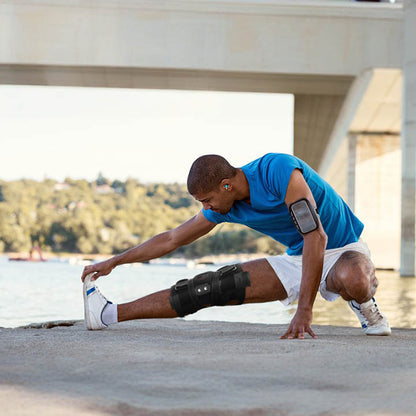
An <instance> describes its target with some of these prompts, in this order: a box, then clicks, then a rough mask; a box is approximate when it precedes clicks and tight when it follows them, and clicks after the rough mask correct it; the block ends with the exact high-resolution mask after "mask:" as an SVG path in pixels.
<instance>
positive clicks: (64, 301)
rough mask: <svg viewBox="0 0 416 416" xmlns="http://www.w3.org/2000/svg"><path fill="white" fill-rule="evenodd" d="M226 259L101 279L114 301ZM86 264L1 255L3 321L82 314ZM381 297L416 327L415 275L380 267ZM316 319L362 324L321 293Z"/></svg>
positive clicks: (234, 312) (228, 312) (269, 318)
mask: <svg viewBox="0 0 416 416" xmlns="http://www.w3.org/2000/svg"><path fill="white" fill-rule="evenodd" d="M220 266H222V264H216V265H211V266H209V267H205V268H198V269H195V268H190V267H187V266H186V264H180V265H171V264H143V265H128V266H121V267H118V268H116V269H115V270H114V271H113V272H112V273H111V275H110V276H107V277H101V278H100V279H99V280H98V283H97V285H98V286H99V288H100V290H101V292H102V293H103V294H104V295H105V296H106V297H107V298H108V299H109V300H112V301H113V302H115V303H122V302H127V301H131V300H133V299H136V298H139V297H142V296H145V295H148V294H150V293H152V292H154V291H157V290H161V289H165V288H167V287H170V286H171V285H172V284H174V283H175V282H176V281H177V280H179V279H183V278H191V277H193V276H195V275H196V274H198V273H201V272H203V271H206V270H216V269H217V268H218V267H220ZM82 270H83V266H82V265H80V264H71V263H69V262H68V261H63V260H59V259H57V260H54V261H48V262H43V263H36V262H14V261H9V260H8V258H7V257H0V293H1V302H0V327H17V326H22V325H27V324H29V323H34V322H45V321H52V320H66V319H83V297H82V284H81V280H80V276H81V273H82ZM377 277H378V279H379V281H380V286H379V288H378V291H377V294H376V299H377V302H378V304H379V306H380V307H381V309H382V311H383V312H384V313H385V314H386V315H387V317H388V319H389V321H390V324H391V326H392V327H412V328H416V279H414V278H400V277H399V276H398V273H396V272H387V271H379V272H378V273H377ZM295 311H296V304H293V305H289V306H286V307H285V306H283V305H282V304H281V303H280V302H270V303H265V304H257V305H253V304H251V305H241V306H230V307H215V308H208V309H204V310H201V311H199V312H197V313H196V314H194V315H191V316H189V317H186V318H184V319H192V320H214V321H231V322H251V323H272V324H287V323H289V322H290V320H291V318H292V316H293V314H294V312H295ZM313 323H314V324H322V325H342V326H359V324H358V320H357V318H356V317H355V315H354V313H353V312H352V311H351V310H350V309H349V307H348V305H347V303H346V302H345V301H343V300H342V299H338V300H337V301H335V302H327V301H324V300H323V299H322V298H321V297H320V295H319V294H318V297H317V301H316V303H315V307H314V321H313Z"/></svg>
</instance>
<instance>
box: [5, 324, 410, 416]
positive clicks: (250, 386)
mask: <svg viewBox="0 0 416 416" xmlns="http://www.w3.org/2000/svg"><path fill="white" fill-rule="evenodd" d="M49 326H51V327H52V328H50V329H47V328H43V327H40V328H27V329H24V328H18V329H5V328H2V329H0V413H1V414H2V415H7V416H13V415H19V416H20V415H23V416H24V415H42V416H44V415H46V416H47V415H54V416H56V415H63V416H67V415H75V414H76V415H81V416H83V415H116V416H117V415H125V416H130V415H140V416H144V415H146V416H167V415H173V416H179V415H184V416H193V415H196V416H211V415H218V416H225V415H232V416H249V415H250V416H257V415H258V416H265V415H277V416H279V415H325V416H328V415H400V416H403V415H416V399H415V391H416V353H415V346H416V330H414V329H393V334H392V336H390V337H368V336H365V335H363V334H362V332H361V329H360V328H349V327H334V326H314V330H315V332H316V333H317V335H318V336H319V339H317V340H313V339H310V338H309V339H305V340H303V341H302V340H280V339H279V336H280V335H282V334H283V333H284V331H285V329H286V325H261V324H248V323H231V322H230V323H229V322H201V321H185V320H181V319H174V320H148V321H134V322H128V323H122V324H119V325H115V326H112V327H111V328H110V329H107V330H105V331H95V332H89V331H86V330H85V329H84V325H83V322H79V321H78V322H74V325H72V326H54V325H49Z"/></svg>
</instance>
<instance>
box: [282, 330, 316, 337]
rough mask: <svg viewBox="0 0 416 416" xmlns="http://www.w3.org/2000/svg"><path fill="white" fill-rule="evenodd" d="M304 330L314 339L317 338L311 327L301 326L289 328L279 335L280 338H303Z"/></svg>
mask: <svg viewBox="0 0 416 416" xmlns="http://www.w3.org/2000/svg"><path fill="white" fill-rule="evenodd" d="M305 332H307V333H308V334H309V335H310V336H311V337H312V338H314V339H316V338H318V337H317V336H316V334H315V333H314V332H313V331H312V328H311V327H306V328H304V327H302V328H298V329H297V328H296V329H292V328H289V329H288V330H287V331H286V333H285V334H284V335H282V336H281V337H280V339H296V338H297V339H305Z"/></svg>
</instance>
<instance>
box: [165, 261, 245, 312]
mask: <svg viewBox="0 0 416 416" xmlns="http://www.w3.org/2000/svg"><path fill="white" fill-rule="evenodd" d="M247 286H250V274H249V273H248V272H244V271H243V269H242V268H241V265H240V264H234V265H232V266H224V267H221V268H220V269H218V270H217V271H216V272H205V273H201V274H198V275H197V276H195V277H194V278H192V279H183V280H179V281H178V282H177V283H176V284H175V285H173V286H172V287H171V290H170V297H169V301H170V304H171V306H172V309H174V310H175V311H176V313H177V314H178V315H179V316H185V315H189V314H191V313H195V312H197V311H199V310H200V309H202V308H205V307H206V306H223V305H226V304H227V303H229V302H231V301H233V300H236V301H237V303H238V304H241V303H243V302H244V299H245V297H246V287H247Z"/></svg>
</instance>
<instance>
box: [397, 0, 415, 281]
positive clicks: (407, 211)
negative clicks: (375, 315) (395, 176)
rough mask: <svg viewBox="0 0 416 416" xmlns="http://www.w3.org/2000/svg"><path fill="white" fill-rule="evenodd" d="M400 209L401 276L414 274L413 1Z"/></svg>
mask: <svg viewBox="0 0 416 416" xmlns="http://www.w3.org/2000/svg"><path fill="white" fill-rule="evenodd" d="M403 15H404V22H403V23H404V29H403V39H404V48H403V101H402V102H403V108H402V145H401V146H402V212H401V216H402V218H401V224H402V225H401V254H400V275H401V276H415V274H416V273H415V253H416V246H415V229H416V222H415V219H416V48H415V45H414V40H415V39H416V2H415V1H414V0H405V2H404V13H403Z"/></svg>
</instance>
